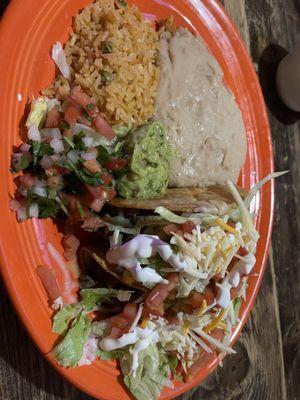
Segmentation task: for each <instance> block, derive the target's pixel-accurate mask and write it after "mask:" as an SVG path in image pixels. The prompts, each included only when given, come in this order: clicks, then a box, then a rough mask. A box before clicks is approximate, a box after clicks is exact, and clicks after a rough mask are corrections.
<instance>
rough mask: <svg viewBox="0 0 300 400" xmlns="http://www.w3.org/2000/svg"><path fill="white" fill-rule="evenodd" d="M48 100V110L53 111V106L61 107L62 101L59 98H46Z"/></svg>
mask: <svg viewBox="0 0 300 400" xmlns="http://www.w3.org/2000/svg"><path fill="white" fill-rule="evenodd" d="M46 102H47V112H49V111H51V110H52V108H53V107H55V106H57V107H60V106H61V104H60V101H59V100H58V99H46Z"/></svg>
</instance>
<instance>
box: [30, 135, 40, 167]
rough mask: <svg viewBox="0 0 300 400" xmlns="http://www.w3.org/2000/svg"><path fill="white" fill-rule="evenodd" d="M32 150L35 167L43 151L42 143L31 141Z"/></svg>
mask: <svg viewBox="0 0 300 400" xmlns="http://www.w3.org/2000/svg"><path fill="white" fill-rule="evenodd" d="M31 148H32V155H33V165H36V163H37V160H38V156H39V154H40V150H41V142H38V141H37V140H31Z"/></svg>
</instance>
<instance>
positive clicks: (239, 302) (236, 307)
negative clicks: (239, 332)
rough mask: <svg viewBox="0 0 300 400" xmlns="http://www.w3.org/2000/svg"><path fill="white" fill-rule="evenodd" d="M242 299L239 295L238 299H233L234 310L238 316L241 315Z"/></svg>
mask: <svg viewBox="0 0 300 400" xmlns="http://www.w3.org/2000/svg"><path fill="white" fill-rule="evenodd" d="M242 302H243V301H242V299H241V298H240V297H237V298H236V299H234V300H233V302H232V306H233V311H234V314H235V316H236V317H238V316H239V313H240V309H241V305H242Z"/></svg>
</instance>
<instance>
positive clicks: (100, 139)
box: [74, 123, 112, 147]
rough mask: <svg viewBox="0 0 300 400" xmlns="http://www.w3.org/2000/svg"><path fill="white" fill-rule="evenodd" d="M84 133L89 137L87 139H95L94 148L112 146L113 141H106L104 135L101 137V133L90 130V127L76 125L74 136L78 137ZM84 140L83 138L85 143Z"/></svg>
mask: <svg viewBox="0 0 300 400" xmlns="http://www.w3.org/2000/svg"><path fill="white" fill-rule="evenodd" d="M80 132H83V133H85V134H86V135H87V137H90V138H92V139H93V146H100V145H101V146H106V147H107V146H108V147H109V146H111V145H112V141H111V140H107V139H105V138H104V137H103V136H102V135H100V133H99V132H97V131H95V129H93V128H90V127H89V126H86V125H84V124H78V123H77V124H75V127H74V134H75V135H78V133H80ZM83 139H84V138H82V141H83Z"/></svg>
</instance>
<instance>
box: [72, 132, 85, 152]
mask: <svg viewBox="0 0 300 400" xmlns="http://www.w3.org/2000/svg"><path fill="white" fill-rule="evenodd" d="M84 137H85V133H84V132H79V133H78V134H77V135H75V136H74V137H73V143H74V150H78V151H85V150H86V146H85V144H84V143H83V141H82V140H81V139H82V138H84Z"/></svg>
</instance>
